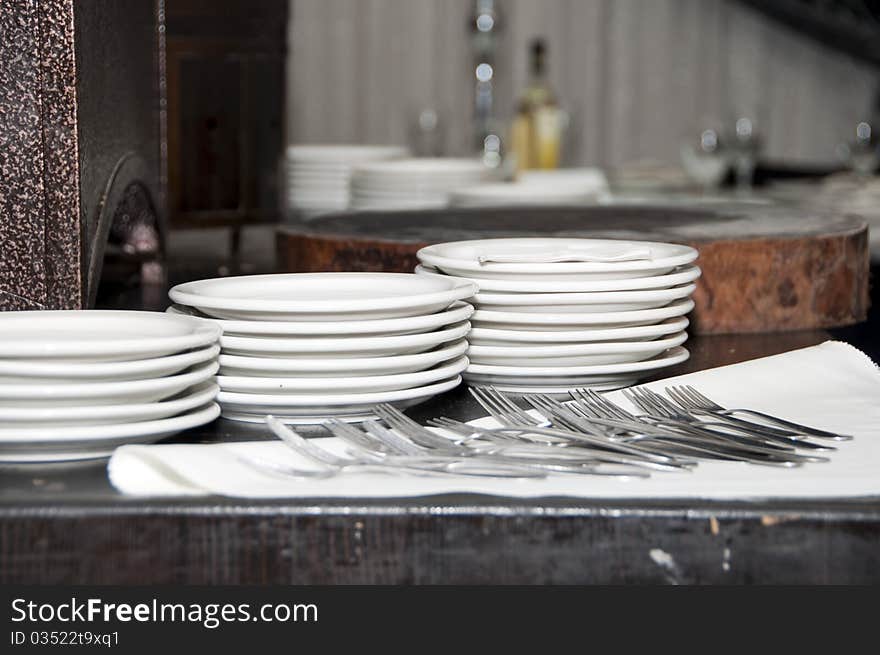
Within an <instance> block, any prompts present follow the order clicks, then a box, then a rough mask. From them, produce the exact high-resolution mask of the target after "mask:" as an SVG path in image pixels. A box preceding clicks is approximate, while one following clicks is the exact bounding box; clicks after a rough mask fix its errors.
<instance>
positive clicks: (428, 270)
mask: <svg viewBox="0 0 880 655" xmlns="http://www.w3.org/2000/svg"><path fill="white" fill-rule="evenodd" d="M415 272H416V275H425V276H431V275H434V276H440V277H451V276H449V275H447V274H446V273H443V272H442V271H439V270H438V269H436V268H434V267H432V266H424V265H419V266H416V269H415ZM700 273H701V271H700V268H699V267H698V266H694V265H693V264H688V265H687V266H682V267H680V268H678V269H675V270H673V271H670V272H669V273H665V274H664V275H653V276H649V277H631V278H626V279H614V280H593V279H589V280H575V281H573V282H571V281H569V282H566V281H564V280H548V281H545V280H544V279H543V278H541V279H530V280H502V279H498V280H490V279H488V278H483V277H478V276H475V275H466V276H460V277H459V278H458V279H460V280H468V281H469V282H473V283H474V284H476V285H477V288H478V289H479V290H480V292H482V293H490V292H501V293H593V292H599V291H640V290H643V289H668V288H670V287H674V286H677V285H679V284H688V283H690V282H693V281H694V280H696V279H697V278H699V277H700Z"/></svg>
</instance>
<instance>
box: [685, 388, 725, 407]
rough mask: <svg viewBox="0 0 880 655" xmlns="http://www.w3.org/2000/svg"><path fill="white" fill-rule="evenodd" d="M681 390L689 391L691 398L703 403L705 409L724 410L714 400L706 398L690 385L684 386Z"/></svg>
mask: <svg viewBox="0 0 880 655" xmlns="http://www.w3.org/2000/svg"><path fill="white" fill-rule="evenodd" d="M683 388H684V389H686V390H687V391H689V392H690V394H691V396H692V397H694V398H696V399H697V400H698V401H700V402H701V403H703V405H705V408H706V409H724V408H723V407H722V406H721V405H719V404H718V403H716V402H715V401H714V400H712V399H710V398H708V397H707V396H705V395H704V394H702V393H700V392H699V391H697V390H696V389H695V388H694V387H692V386H691V385H689V384H688V385H685V386H684V387H683Z"/></svg>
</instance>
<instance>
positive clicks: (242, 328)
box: [165, 302, 474, 336]
mask: <svg viewBox="0 0 880 655" xmlns="http://www.w3.org/2000/svg"><path fill="white" fill-rule="evenodd" d="M165 311H166V312H168V313H169V314H186V315H188V316H198V317H200V318H205V319H206V320H209V321H213V322H215V323H216V324H217V325H219V326H220V327H221V328H223V334H237V335H246V336H247V335H274V336H304V335H311V336H333V335H341V336H355V335H364V334H374V335H377V336H380V335H381V336H392V335H396V334H418V333H420V332H428V331H429V330H434V329H437V328H439V327H442V326H444V325H449V324H451V323H459V322H461V321H466V320H468V319H469V318H470V317H471V314H473V313H474V308H473V306H472V305H469V304H467V303H465V302H456V303H453V304H452V305H450V306H449V307H448V308H447V309H444V310H443V311H441V312H437V313H436V314H423V315H422V316H407V317H404V318H386V319H379V320H375V321H305V322H296V321H226V320H223V319H219V318H210V317H205V316H204V315H203V314H200V313H199V312H198V311H197V310H195V309H193V308H192V307H185V306H183V305H172V306H171V307H169V308H168V309H166V310H165Z"/></svg>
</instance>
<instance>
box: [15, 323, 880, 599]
mask: <svg viewBox="0 0 880 655" xmlns="http://www.w3.org/2000/svg"><path fill="white" fill-rule="evenodd" d="M827 338H829V334H828V333H827V332H822V331H806V332H791V333H783V334H774V335H731V336H703V337H696V338H694V339H692V341H689V343H688V346H689V348H690V349H691V351H692V358H691V359H690V360H689V361H688V362H686V363H684V364H682V365H680V366H679V367H677V368H676V369H675V370H671V371H669V372H668V374H669V375H675V374H680V373H685V372H689V371H693V370H699V369H703V368H708V367H711V366H717V365H722V364H728V363H733V362H737V361H742V360H746V359H751V358H753V357H759V356H764V355H770V354H775V353H778V352H783V351H787V350H790V349H793V348H799V347H805V346H809V345H813V344H816V343H820V342H822V341H824V340H826V339H827ZM409 413H410V414H411V415H412V416H414V417H416V418H418V419H421V420H424V419H426V418H429V417H431V416H439V415H451V416H456V417H459V418H462V419H470V418H475V417H477V416H480V415H482V413H481V412H480V410H479V408H478V407H477V406H476V405H475V404H474V403H473V402H472V401H471V400H470V399H469V396H468V394H467V393H466V391H465V390H464V389H458V390H456V391H454V392H451V393H448V394H445V395H444V396H441V397H439V398H436V399H434V400H432V401H429V402H428V403H425V404H423V405H421V406H417V407H415V408H413V409H412V410H410V412H409ZM265 437H266V434H265V430H264V429H262V428H259V427H257V428H254V427H249V426H246V425H242V424H238V423H234V422H230V421H225V420H219V421H216V422H215V423H213V424H212V425H210V426H206V427H205V428H203V429H200V430H194V431H191V432H189V433H185V434H183V435H180V436H179V437H177V438H176V440H178V441H219V440H243V439H260V438H265ZM0 481H2V482H0V584H10V583H84V584H85V583H103V584H114V583H118V584H134V583H142V584H156V583H169V584H180V583H192V584H196V583H208V584H210V583H230V584H246V583H257V584H276V583H286V584H309V583H313V584H331V583H332V584H336V583H344V584H352V583H366V584H370V583H389V584H392V583H404V584H408V583H463V584H467V583H523V584H532V583H559V584H570V583H615V582H648V583H665V582H680V583H687V582H691V583H768V582H778V583H786V582H788V583H832V582H833V583H858V582H874V583H876V582H880V548H878V544H880V499H878V498H868V499H850V500H821V499H820V500H810V501H789V500H784V499H780V500H774V501H768V502H760V503H756V502H752V503H744V502H708V501H693V500H689V501H676V500H656V499H650V498H646V499H643V500H626V501H615V500H604V499H603V500H599V501H591V500H583V499H570V498H569V499H566V498H541V499H529V500H524V499H510V498H500V497H489V496H477V495H449V496H436V497H423V498H404V499H391V500H389V499H381V500H375V499H373V500H371V499H368V498H345V499H332V500H320V499H318V500H316V499H303V500H298V499H281V500H274V501H251V500H242V499H229V498H219V497H211V498H197V499H186V498H180V499H144V498H127V497H123V496H121V495H119V494H117V493H116V492H115V491H114V490H113V489H112V488H111V487H110V485H109V484H108V482H107V478H106V472H105V470H104V465H103V464H97V465H85V466H84V465H78V466H52V467H34V468H30V467H7V468H0ZM667 555H668V556H670V557H671V559H669V558H667Z"/></svg>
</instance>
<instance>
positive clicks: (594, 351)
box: [468, 332, 687, 369]
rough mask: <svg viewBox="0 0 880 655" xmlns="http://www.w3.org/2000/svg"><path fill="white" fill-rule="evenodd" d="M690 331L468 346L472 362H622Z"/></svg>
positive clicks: (526, 365)
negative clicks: (618, 338)
mask: <svg viewBox="0 0 880 655" xmlns="http://www.w3.org/2000/svg"><path fill="white" fill-rule="evenodd" d="M685 341H687V334H686V333H685V332H679V333H678V334H674V335H672V336H670V337H667V338H665V339H657V340H656V341H617V342H614V341H612V342H601V343H583V344H564V345H550V346H535V345H530V346H526V347H523V346H513V347H509V346H475V345H471V346H470V347H469V348H468V357H469V358H470V360H471V363H473V364H489V365H493V366H521V367H523V369H531V368H533V367H544V368H547V367H554V366H555V367H562V366H565V367H570V366H592V365H594V364H622V363H624V362H638V361H642V360H645V359H650V358H652V357H656V356H657V355H659V354H660V353H662V352H663V351H665V350H667V349H669V348H674V347H675V346H680V345H681V344H683V343H684V342H685Z"/></svg>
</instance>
